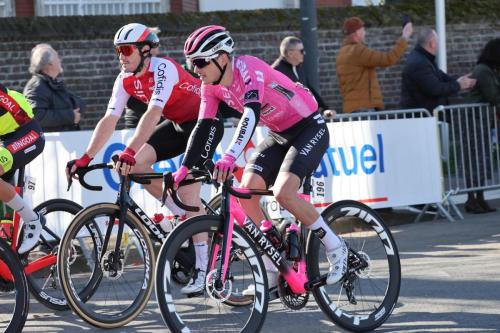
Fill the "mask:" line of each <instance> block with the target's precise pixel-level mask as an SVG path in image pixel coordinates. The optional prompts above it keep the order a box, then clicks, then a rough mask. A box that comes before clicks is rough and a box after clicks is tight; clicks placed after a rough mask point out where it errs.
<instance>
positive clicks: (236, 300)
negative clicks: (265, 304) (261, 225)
mask: <svg viewBox="0 0 500 333" xmlns="http://www.w3.org/2000/svg"><path fill="white" fill-rule="evenodd" d="M221 203H222V196H221V194H220V193H218V194H217V195H216V196H215V197H213V198H212V199H210V201H209V202H208V203H207V206H209V207H211V208H212V209H213V210H214V211H215V212H216V213H217V214H218V213H220V208H221ZM207 213H208V215H212V214H211V212H210V210H209V209H207ZM263 213H264V215H265V216H266V218H268V216H267V215H266V213H265V212H264V211H263ZM231 258H234V256H233V253H232V252H231ZM252 302H253V299H251V298H250V297H248V296H245V295H243V294H241V293H240V294H238V293H231V296H230V297H229V298H228V299H227V300H225V301H224V303H226V304H229V305H232V306H247V305H249V304H251V303H252Z"/></svg>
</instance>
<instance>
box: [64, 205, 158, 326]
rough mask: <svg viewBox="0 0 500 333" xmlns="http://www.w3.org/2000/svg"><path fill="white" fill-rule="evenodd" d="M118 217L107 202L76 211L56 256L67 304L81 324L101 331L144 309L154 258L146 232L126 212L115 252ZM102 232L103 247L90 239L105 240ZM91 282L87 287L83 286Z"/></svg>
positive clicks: (131, 318)
mask: <svg viewBox="0 0 500 333" xmlns="http://www.w3.org/2000/svg"><path fill="white" fill-rule="evenodd" d="M119 216H120V207H119V206H118V205H116V204H111V203H101V204H96V205H93V206H90V207H88V208H86V209H84V210H82V211H81V212H80V213H79V214H78V215H77V216H76V217H75V219H74V220H73V222H72V223H71V225H70V226H69V228H68V229H67V230H66V232H65V234H64V236H63V238H62V240H61V245H60V249H59V253H58V258H57V259H58V261H57V264H58V272H59V277H60V279H61V286H62V288H63V291H64V295H65V296H66V299H67V300H68V304H69V305H70V307H71V308H72V309H73V310H74V311H75V313H76V314H78V315H79V316H80V317H81V318H82V319H83V320H85V321H86V322H88V323H89V324H92V325H94V326H97V327H101V328H116V327H120V326H123V325H125V324H127V323H128V322H130V321H131V320H133V319H134V318H135V317H136V316H137V315H138V314H139V313H141V312H142V310H143V309H144V307H145V306H146V304H147V302H148V301H149V297H150V296H151V292H152V289H153V280H152V279H153V274H154V272H153V270H154V263H155V258H154V251H153V244H152V243H151V239H150V237H149V233H148V231H147V230H146V228H145V227H144V226H143V225H142V223H141V222H140V221H139V220H138V219H137V218H136V217H135V215H133V214H132V212H130V211H127V214H126V217H125V221H123V222H124V227H123V232H122V234H121V238H120V248H119V251H118V252H116V251H115V246H116V244H117V241H118V238H119V236H118V228H119V224H120V223H119V221H118V217H119ZM96 226H97V228H96ZM107 232H109V235H110V237H109V242H108V244H107V247H106V248H104V244H103V242H101V243H98V244H96V243H95V242H94V241H93V240H94V239H95V234H102V239H105V235H106V233H107ZM88 263H92V264H88ZM94 276H99V279H95V278H94ZM91 280H93V283H89V281H91ZM89 284H90V285H92V291H93V292H92V295H90V296H89V297H87V298H86V299H82V298H81V297H80V296H79V295H78V294H79V292H78V291H79V290H81V289H82V288H85V287H86V286H87V285H89Z"/></svg>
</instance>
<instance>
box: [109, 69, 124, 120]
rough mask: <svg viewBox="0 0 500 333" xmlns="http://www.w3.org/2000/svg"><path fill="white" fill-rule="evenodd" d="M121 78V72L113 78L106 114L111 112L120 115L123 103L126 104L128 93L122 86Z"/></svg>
mask: <svg viewBox="0 0 500 333" xmlns="http://www.w3.org/2000/svg"><path fill="white" fill-rule="evenodd" d="M123 78H124V77H123V74H122V73H120V74H119V75H118V76H117V78H116V80H115V84H114V85H113V92H112V93H111V98H110V99H109V103H108V108H107V110H106V115H110V114H111V115H114V116H118V117H120V116H121V115H122V112H123V109H124V108H125V105H127V101H128V99H129V98H130V95H129V94H128V93H127V92H126V91H125V88H124V87H123Z"/></svg>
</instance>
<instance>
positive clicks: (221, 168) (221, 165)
mask: <svg viewBox="0 0 500 333" xmlns="http://www.w3.org/2000/svg"><path fill="white" fill-rule="evenodd" d="M235 162H236V158H234V157H233V156H231V155H228V154H224V156H222V158H221V159H220V160H218V161H217V163H215V168H214V174H213V178H214V179H216V180H217V182H219V183H223V182H224V181H226V179H228V178H229V177H231V175H232V173H233V170H234V168H235V167H236V164H235Z"/></svg>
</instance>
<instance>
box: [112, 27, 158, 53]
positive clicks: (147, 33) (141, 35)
mask: <svg viewBox="0 0 500 333" xmlns="http://www.w3.org/2000/svg"><path fill="white" fill-rule="evenodd" d="M114 44H115V46H118V45H123V44H134V45H149V46H151V48H155V47H158V46H159V45H160V40H159V39H158V36H157V35H156V34H155V33H154V32H152V31H151V30H150V29H149V28H148V27H146V26H145V25H144V24H140V23H130V24H127V25H125V26H123V27H121V28H120V29H119V30H118V31H117V32H116V34H115V39H114Z"/></svg>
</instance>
